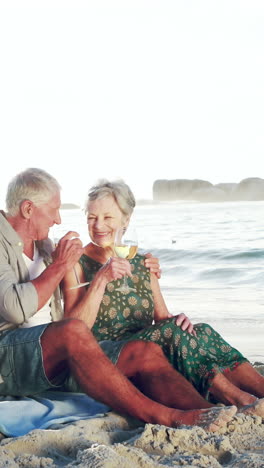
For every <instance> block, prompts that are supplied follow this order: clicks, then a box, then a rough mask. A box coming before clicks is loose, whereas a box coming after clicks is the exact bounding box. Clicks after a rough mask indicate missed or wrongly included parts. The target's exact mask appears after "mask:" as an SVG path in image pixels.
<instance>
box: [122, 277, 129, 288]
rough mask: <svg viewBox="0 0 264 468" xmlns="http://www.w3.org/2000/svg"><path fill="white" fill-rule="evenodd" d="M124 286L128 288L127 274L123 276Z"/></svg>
mask: <svg viewBox="0 0 264 468" xmlns="http://www.w3.org/2000/svg"><path fill="white" fill-rule="evenodd" d="M123 286H124V287H125V288H128V284H127V275H125V276H124V278H123Z"/></svg>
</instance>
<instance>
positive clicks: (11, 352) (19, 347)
mask: <svg viewBox="0 0 264 468" xmlns="http://www.w3.org/2000/svg"><path fill="white" fill-rule="evenodd" d="M48 325H49V324H45V325H38V326H36V327H31V328H16V329H15V330H11V331H5V332H1V333H0V395H13V396H27V395H34V394H36V393H40V392H43V391H45V390H48V389H53V390H64V391H65V390H68V391H75V392H76V391H81V389H80V388H79V387H78V384H77V383H76V382H75V381H74V379H73V377H71V376H69V375H65V374H64V375H63V376H58V380H59V381H60V385H54V384H52V383H51V382H50V381H49V380H48V378H47V376H46V374H45V370H44V366H43V357H42V348H41V343H40V339H41V336H42V334H43V333H44V331H45V329H46V328H47V327H48ZM98 344H99V345H100V347H101V348H102V350H103V351H104V353H105V354H106V355H107V356H108V357H109V359H111V361H112V363H113V364H116V362H117V360H118V357H119V355H120V353H121V351H122V348H123V346H124V345H125V342H121V341H119V342H114V341H101V342H100V343H98ZM92 378H93V376H91V379H92Z"/></svg>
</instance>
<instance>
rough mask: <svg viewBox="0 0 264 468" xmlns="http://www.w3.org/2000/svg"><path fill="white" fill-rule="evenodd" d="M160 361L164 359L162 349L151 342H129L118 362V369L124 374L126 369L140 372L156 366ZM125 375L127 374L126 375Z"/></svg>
mask: <svg viewBox="0 0 264 468" xmlns="http://www.w3.org/2000/svg"><path fill="white" fill-rule="evenodd" d="M160 359H166V358H165V356H164V354H163V351H162V349H161V348H160V346H159V345H157V344H156V343H153V342H152V341H140V340H138V341H130V342H128V343H127V344H126V345H125V346H124V348H123V350H122V352H121V355H120V358H119V360H118V367H119V368H120V369H121V370H122V371H123V372H125V373H126V371H128V369H131V372H132V369H133V372H132V373H134V372H136V371H140V370H142V369H143V368H145V367H146V366H147V367H149V366H152V365H156V364H157V361H160ZM126 375H127V374H126Z"/></svg>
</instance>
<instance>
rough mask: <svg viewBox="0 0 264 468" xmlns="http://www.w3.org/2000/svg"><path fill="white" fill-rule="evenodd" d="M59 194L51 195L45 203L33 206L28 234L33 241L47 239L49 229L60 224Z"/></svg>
mask: <svg viewBox="0 0 264 468" xmlns="http://www.w3.org/2000/svg"><path fill="white" fill-rule="evenodd" d="M60 205H61V199H60V193H59V192H57V193H56V194H55V195H53V196H52V197H51V198H50V200H49V201H48V202H47V203H43V204H42V205H39V206H36V205H34V204H33V212H32V215H31V218H30V220H31V225H30V234H31V236H32V238H33V239H34V240H44V239H47V237H48V235H49V229H50V228H51V227H52V226H54V224H60V223H61V217H60V211H59V209H60Z"/></svg>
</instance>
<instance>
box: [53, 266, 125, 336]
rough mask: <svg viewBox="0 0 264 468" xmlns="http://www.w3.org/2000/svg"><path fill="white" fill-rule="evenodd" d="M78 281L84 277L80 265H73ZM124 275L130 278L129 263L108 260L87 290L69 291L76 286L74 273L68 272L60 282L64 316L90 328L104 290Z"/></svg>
mask: <svg viewBox="0 0 264 468" xmlns="http://www.w3.org/2000/svg"><path fill="white" fill-rule="evenodd" d="M75 269H76V272H77V274H78V275H79V278H80V280H81V281H82V280H83V281H84V280H85V279H84V276H83V273H82V269H81V266H80V264H76V265H75ZM124 275H129V276H131V266H130V263H129V262H128V261H127V260H125V259H122V258H117V257H114V258H110V259H109V260H108V261H107V262H106V264H105V265H103V266H102V267H101V268H100V270H99V271H98V272H97V273H96V274H95V276H94V278H93V280H92V281H91V284H90V286H89V289H88V290H87V289H86V288H85V287H82V288H78V289H70V288H71V287H72V286H74V285H76V278H75V275H74V272H73V271H71V272H69V273H68V274H67V275H66V276H65V277H64V279H63V281H62V290H63V298H64V316H65V317H67V318H77V319H80V320H83V321H84V322H85V323H86V325H87V326H88V327H89V328H92V326H93V324H94V322H95V320H96V317H97V314H98V311H99V308H100V304H101V302H102V299H103V296H104V292H105V288H106V285H107V283H109V282H110V281H113V280H116V279H121V278H123V276H124Z"/></svg>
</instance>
